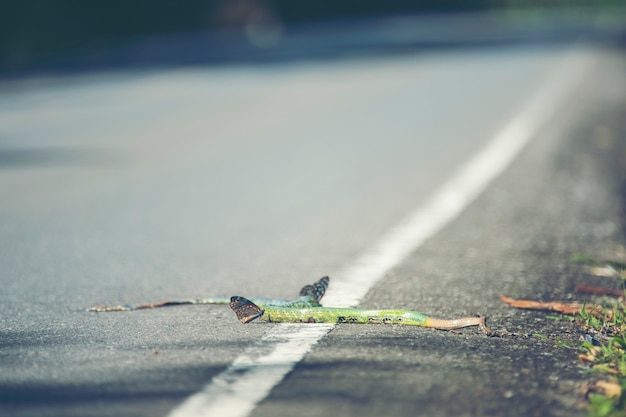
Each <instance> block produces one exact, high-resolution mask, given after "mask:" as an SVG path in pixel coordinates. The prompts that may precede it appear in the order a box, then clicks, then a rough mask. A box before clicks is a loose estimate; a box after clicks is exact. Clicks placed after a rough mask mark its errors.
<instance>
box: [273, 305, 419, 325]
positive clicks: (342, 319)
mask: <svg viewBox="0 0 626 417" xmlns="http://www.w3.org/2000/svg"><path fill="white" fill-rule="evenodd" d="M261 318H262V319H264V320H266V321H268V322H274V323H362V324H365V323H381V324H403V325H406V326H422V327H428V326H427V324H428V320H429V317H427V316H425V315H424V314H421V313H418V312H416V311H410V310H366V309H359V308H339V307H317V308H285V307H274V306H271V307H268V306H266V307H265V308H263V315H262V316H261Z"/></svg>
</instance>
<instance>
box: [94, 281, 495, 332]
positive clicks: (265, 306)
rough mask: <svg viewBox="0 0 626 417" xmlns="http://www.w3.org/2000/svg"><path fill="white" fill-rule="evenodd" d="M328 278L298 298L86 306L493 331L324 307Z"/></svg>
mask: <svg viewBox="0 0 626 417" xmlns="http://www.w3.org/2000/svg"><path fill="white" fill-rule="evenodd" d="M329 281H330V280H329V278H328V277H323V278H321V279H320V280H319V281H317V282H316V283H314V284H312V285H306V286H305V287H303V288H302V290H300V295H299V297H298V298H296V299H295V300H275V299H269V298H253V299H250V300H249V299H247V298H245V297H241V296H233V297H230V299H228V298H222V297H212V298H203V299H195V300H179V301H163V302H159V303H149V304H140V305H137V306H130V305H123V306H95V307H91V308H89V309H87V311H94V312H108V311H128V310H141V309H147V308H159V307H168V306H174V305H182V304H229V305H230V308H231V309H232V310H233V311H234V312H235V314H236V315H237V318H238V319H239V321H241V322H242V323H249V322H251V321H253V320H255V319H257V318H261V319H263V320H265V321H268V322H273V323H361V324H399V325H405V326H420V327H429V328H433V329H439V330H454V329H460V328H463V327H469V326H478V327H479V328H480V329H481V330H482V331H483V332H485V333H486V334H488V335H490V334H493V332H492V331H491V330H490V329H489V328H487V326H486V325H485V318H484V317H463V318H459V319H452V320H445V319H436V318H432V317H428V316H426V315H424V314H422V313H418V312H417V311H411V310H397V309H385V310H369V309H361V308H343V307H323V306H322V305H321V304H320V300H321V299H322V297H323V296H324V294H325V292H326V289H327V288H328V283H329Z"/></svg>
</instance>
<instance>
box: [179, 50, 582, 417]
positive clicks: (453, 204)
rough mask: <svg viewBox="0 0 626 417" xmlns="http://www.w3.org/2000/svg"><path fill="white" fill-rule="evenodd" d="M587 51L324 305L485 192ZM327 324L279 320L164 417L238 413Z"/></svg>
mask: <svg viewBox="0 0 626 417" xmlns="http://www.w3.org/2000/svg"><path fill="white" fill-rule="evenodd" d="M592 62H593V55H592V54H591V53H589V52H586V51H584V50H583V51H580V50H574V51H572V52H570V53H569V54H567V55H565V57H564V58H563V60H562V62H560V63H559V65H558V66H557V68H556V70H555V71H554V73H553V76H552V77H550V79H549V80H548V82H547V83H546V84H545V86H544V88H542V89H540V90H539V92H538V94H537V95H536V96H535V97H534V98H533V100H531V102H530V103H529V105H528V106H527V107H526V108H525V109H524V110H523V111H521V112H520V113H519V114H518V115H517V116H516V117H515V118H513V119H512V120H511V121H510V122H509V123H508V124H507V125H505V126H504V128H503V129H502V130H501V131H500V132H498V133H497V134H496V135H495V136H494V138H493V140H492V141H491V142H490V143H489V144H488V145H487V146H486V147H485V148H484V149H483V150H482V151H481V152H479V153H478V154H477V155H475V156H474V157H473V158H472V159H471V160H470V161H469V162H468V163H467V164H466V165H465V166H463V167H462V168H461V169H460V170H459V171H458V172H456V174H455V175H454V176H453V177H452V178H451V179H450V180H449V181H448V182H447V183H445V184H444V185H443V186H442V187H441V188H440V189H439V191H438V192H437V193H435V194H434V196H433V197H432V198H430V199H429V200H428V201H427V202H426V204H424V205H423V206H421V207H419V209H418V210H416V211H415V212H414V213H413V214H412V215H411V216H409V217H408V218H407V219H406V220H405V221H404V222H402V223H400V224H399V225H398V226H396V227H394V228H393V229H391V230H390V232H389V233H388V234H387V235H386V236H384V237H383V238H382V239H381V240H380V241H379V242H378V244H377V245H375V246H373V247H372V249H371V250H369V251H367V252H365V253H364V254H363V255H362V256H361V257H360V258H358V259H357V260H356V261H355V262H354V263H352V264H351V265H348V266H347V267H346V268H345V269H343V270H342V271H341V272H340V273H338V274H337V278H336V279H334V280H333V282H332V285H331V287H330V288H329V291H328V292H327V294H326V295H325V297H324V304H325V305H331V306H336V307H352V306H355V305H357V304H358V303H359V301H360V300H361V299H362V298H363V297H364V296H365V294H366V293H367V292H368V291H369V290H370V289H371V288H372V286H373V285H374V284H376V282H378V281H379V280H380V279H381V278H382V277H383V276H384V274H385V273H386V272H387V271H388V270H389V269H391V268H393V267H394V266H396V265H398V264H399V263H400V262H401V261H402V260H403V259H404V258H405V257H406V256H408V255H409V254H410V253H411V252H413V251H415V250H416V249H417V248H418V247H419V246H420V245H422V244H423V243H424V242H425V241H426V240H427V239H429V238H431V237H433V236H434V235H435V234H436V233H437V232H438V231H439V230H441V229H442V228H443V227H444V226H445V225H447V224H448V223H450V222H451V221H452V220H453V219H455V218H456V217H457V216H458V215H459V214H460V213H461V211H463V209H465V207H467V206H468V205H469V204H470V203H471V202H472V201H474V199H475V198H476V197H477V196H478V195H479V194H480V193H481V192H483V191H484V190H485V188H486V187H487V186H488V185H489V184H490V183H491V181H493V180H494V179H495V178H497V177H498V176H499V175H500V174H501V173H502V172H503V171H504V170H505V169H506V168H507V167H508V166H509V164H510V163H511V162H512V161H513V159H514V158H515V157H516V156H517V155H518V154H519V153H520V151H521V150H522V148H523V147H524V146H525V145H526V144H527V143H528V142H529V141H530V140H531V139H532V138H533V136H535V135H536V133H537V132H538V130H539V129H541V127H542V126H543V125H544V124H545V123H546V122H547V121H548V120H549V118H550V117H552V116H553V115H554V114H555V113H556V111H557V110H558V108H559V106H560V105H561V104H562V103H563V101H564V100H565V98H566V97H567V95H568V94H569V93H571V91H572V89H573V88H574V87H576V86H577V85H578V84H579V83H580V82H581V80H582V78H583V76H584V74H585V73H586V72H587V70H588V69H589V68H590V66H591V63H592ZM333 327H334V325H333V324H307V325H297V324H281V325H277V326H275V327H273V328H272V330H270V331H268V332H267V333H266V334H265V336H264V337H263V338H262V339H261V340H259V341H258V342H257V343H254V344H253V345H252V346H250V347H249V348H248V349H246V351H245V352H244V353H243V354H242V355H240V356H239V357H238V358H237V359H235V361H234V362H233V363H232V365H230V366H229V367H228V368H227V369H226V370H225V371H224V372H222V373H221V374H219V375H217V376H216V377H215V378H213V380H212V381H211V382H210V383H209V384H207V385H206V386H205V387H204V388H203V389H202V390H201V391H199V392H197V393H196V394H194V395H192V396H191V397H189V398H188V399H187V400H185V401H184V402H183V403H182V404H180V405H179V406H178V407H177V408H176V409H174V410H173V411H172V412H171V413H170V414H169V417H208V416H229V417H246V416H248V415H250V413H251V412H252V411H253V410H254V409H255V407H256V406H257V405H258V404H259V403H260V402H261V401H262V400H263V399H264V398H265V397H267V396H268V395H269V393H270V392H271V390H272V389H273V388H274V387H275V386H276V385H277V384H279V383H280V382H281V381H282V380H283V378H284V377H285V375H287V374H288V373H289V372H290V371H291V370H292V369H293V368H294V367H295V365H296V364H297V363H298V362H300V361H301V360H302V358H303V357H304V355H306V354H307V353H308V352H309V351H310V350H311V348H312V347H313V345H315V344H316V343H317V342H318V341H319V340H320V339H321V338H322V337H324V336H325V335H326V334H327V333H328V332H329V331H330V330H331V329H332V328H333Z"/></svg>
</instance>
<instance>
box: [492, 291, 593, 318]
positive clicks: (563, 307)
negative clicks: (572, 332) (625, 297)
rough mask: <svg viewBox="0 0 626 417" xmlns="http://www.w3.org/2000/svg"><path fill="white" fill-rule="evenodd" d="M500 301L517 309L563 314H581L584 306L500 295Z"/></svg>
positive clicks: (590, 308) (590, 309) (589, 309)
mask: <svg viewBox="0 0 626 417" xmlns="http://www.w3.org/2000/svg"><path fill="white" fill-rule="evenodd" d="M500 300H502V302H504V303H506V304H508V305H510V306H511V307H515V308H522V309H526V310H547V311H556V312H559V313H563V314H576V313H580V312H581V311H582V309H583V305H582V304H579V303H562V302H559V301H547V302H546V301H534V300H516V299H514V298H510V297H507V296H506V295H503V294H500ZM592 310H593V308H592V307H587V311H592Z"/></svg>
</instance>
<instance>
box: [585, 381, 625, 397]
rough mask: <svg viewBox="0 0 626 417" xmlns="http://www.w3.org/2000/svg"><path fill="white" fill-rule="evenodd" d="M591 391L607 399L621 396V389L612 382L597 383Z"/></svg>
mask: <svg viewBox="0 0 626 417" xmlns="http://www.w3.org/2000/svg"><path fill="white" fill-rule="evenodd" d="M591 389H592V390H593V391H595V392H597V393H599V394H602V395H604V396H607V397H609V398H619V397H621V395H622V387H620V386H619V384H618V383H617V382H613V381H597V382H596V383H595V384H593V386H592V387H591Z"/></svg>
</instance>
